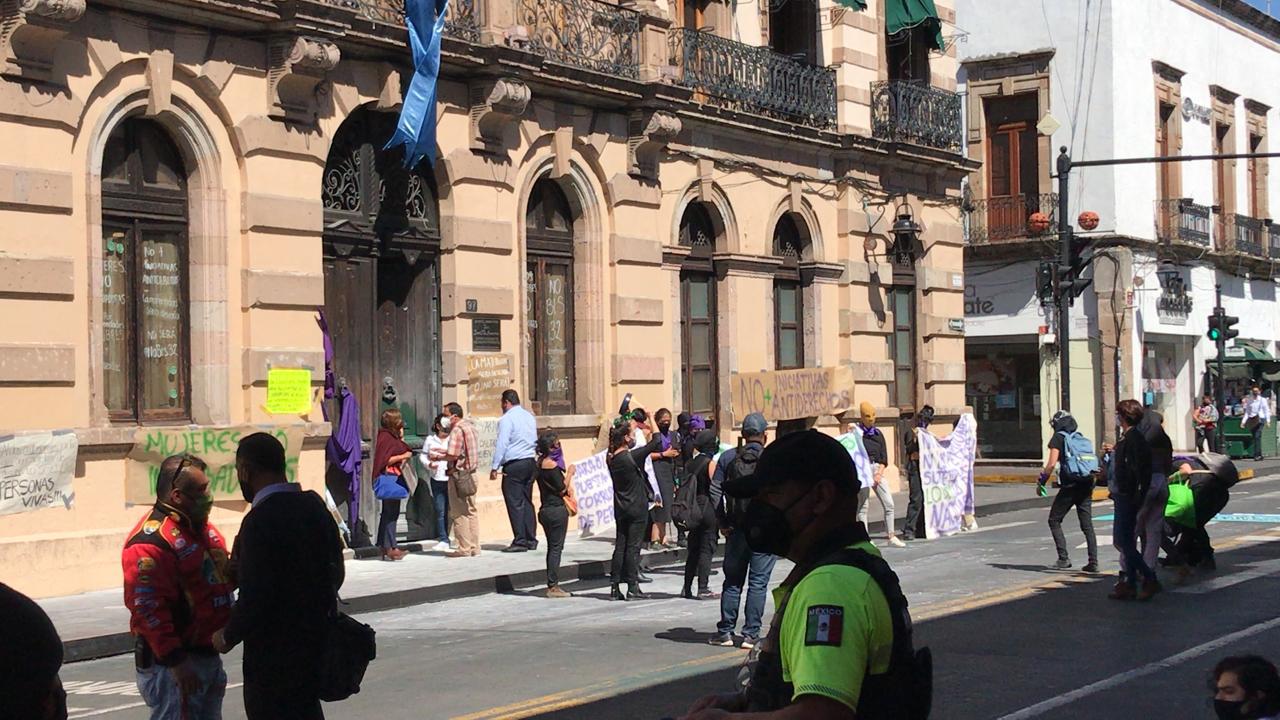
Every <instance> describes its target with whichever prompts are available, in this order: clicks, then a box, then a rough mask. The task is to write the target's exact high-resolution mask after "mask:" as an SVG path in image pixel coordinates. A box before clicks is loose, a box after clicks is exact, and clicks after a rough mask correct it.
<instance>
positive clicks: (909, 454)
mask: <svg viewBox="0 0 1280 720" xmlns="http://www.w3.org/2000/svg"><path fill="white" fill-rule="evenodd" d="M931 422H933V406H931V405H925V406H924V407H922V408H920V412H918V413H916V416H915V417H914V418H912V420H911V426H910V427H909V428H908V429H907V432H906V433H905V434H904V436H903V438H902V454H903V456H904V457H905V458H906V461H907V463H906V465H907V516H906V518H904V522H903V524H902V539H903V540H908V541H910V540H915V539H916V537H917V536H919V537H923V536H924V481H923V480H922V479H921V478H920V439H919V438H917V437H916V430H922V431H924V432H928V431H929V423H931Z"/></svg>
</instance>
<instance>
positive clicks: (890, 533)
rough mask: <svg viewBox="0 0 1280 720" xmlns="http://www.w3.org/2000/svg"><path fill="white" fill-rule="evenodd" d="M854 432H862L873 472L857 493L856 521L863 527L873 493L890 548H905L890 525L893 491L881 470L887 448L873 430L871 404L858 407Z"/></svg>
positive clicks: (874, 408)
mask: <svg viewBox="0 0 1280 720" xmlns="http://www.w3.org/2000/svg"><path fill="white" fill-rule="evenodd" d="M857 429H858V431H860V432H861V433H862V446H863V447H864V448H866V451H867V459H868V460H870V461H871V467H872V470H873V474H872V476H871V478H870V482H871V485H870V487H869V488H868V487H864V488H863V489H862V490H860V491H859V492H858V522H860V523H862V524H863V525H866V523H867V511H868V507H867V506H868V505H869V504H870V502H871V493H872V492H875V494H876V500H879V501H880V507H881V508H883V509H884V531H885V535H886V538H887V539H888V541H889V544H890V545H892V546H894V547H906V543H904V542H902V540H901V539H899V538H898V533H897V529H896V527H895V525H894V517H893V515H894V510H895V508H894V505H893V492H892V491H890V490H889V486H888V484H886V483H885V482H884V469H885V468H886V467H888V466H889V445H888V443H887V442H886V441H885V438H884V433H882V432H880V428H878V427H876V406H875V405H872V404H871V403H869V402H863V403H862V404H860V405H859V406H858V428H857Z"/></svg>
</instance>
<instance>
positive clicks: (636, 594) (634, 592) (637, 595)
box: [627, 583, 649, 600]
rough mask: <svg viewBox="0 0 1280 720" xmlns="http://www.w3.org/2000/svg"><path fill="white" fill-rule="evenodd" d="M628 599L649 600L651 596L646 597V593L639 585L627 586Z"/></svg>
mask: <svg viewBox="0 0 1280 720" xmlns="http://www.w3.org/2000/svg"><path fill="white" fill-rule="evenodd" d="M627 599H628V600H648V599H649V596H648V595H646V594H645V593H644V591H643V590H641V589H640V585H639V583H637V584H635V585H628V586H627Z"/></svg>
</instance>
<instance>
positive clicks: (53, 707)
mask: <svg viewBox="0 0 1280 720" xmlns="http://www.w3.org/2000/svg"><path fill="white" fill-rule="evenodd" d="M0 618H2V620H0V710H2V711H3V712H2V713H0V715H2V716H3V717H6V718H10V717H11V718H20V719H21V720H66V718H67V693H66V691H65V690H63V689H62V680H61V679H60V678H59V677H58V670H59V669H60V668H61V667H62V639H61V638H59V637H58V631H57V630H56V629H54V627H53V622H51V621H50V620H49V615H48V614H47V613H45V611H44V610H43V609H42V608H41V607H40V606H39V605H37V604H36V603H35V601H33V600H32V599H31V598H29V597H27V596H26V595H23V594H22V593H20V592H18V591H17V590H14V589H13V588H11V587H9V586H8V585H5V584H4V583H0ZM152 717H156V716H155V715H153V716H152ZM161 717H165V716H161ZM173 717H177V716H173ZM197 717H206V716H204V715H201V716H197Z"/></svg>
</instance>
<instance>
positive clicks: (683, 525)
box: [671, 455, 711, 531]
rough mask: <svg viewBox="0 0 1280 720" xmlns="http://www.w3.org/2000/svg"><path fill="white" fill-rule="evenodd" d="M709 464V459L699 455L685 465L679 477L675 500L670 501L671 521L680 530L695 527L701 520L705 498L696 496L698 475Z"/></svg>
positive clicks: (704, 508) (704, 507)
mask: <svg viewBox="0 0 1280 720" xmlns="http://www.w3.org/2000/svg"><path fill="white" fill-rule="evenodd" d="M710 464H711V459H710V458H708V457H707V456H706V455H699V456H697V457H695V458H693V459H692V460H690V461H689V462H688V463H686V465H685V470H686V472H684V473H682V474H681V475H680V477H679V484H678V485H677V486H676V494H675V498H674V499H673V500H672V501H671V521H672V522H674V523H675V524H676V527H678V528H680V529H681V530H685V531H688V530H690V529H691V528H694V527H697V526H698V525H699V524H700V522H701V520H702V514H703V512H704V511H705V510H706V502H707V498H706V496H705V495H702V496H700V495H698V473H700V472H703V471H704V470H705V469H706V467H707V466H708V465H710Z"/></svg>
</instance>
